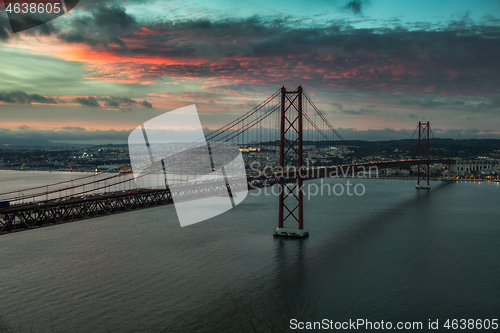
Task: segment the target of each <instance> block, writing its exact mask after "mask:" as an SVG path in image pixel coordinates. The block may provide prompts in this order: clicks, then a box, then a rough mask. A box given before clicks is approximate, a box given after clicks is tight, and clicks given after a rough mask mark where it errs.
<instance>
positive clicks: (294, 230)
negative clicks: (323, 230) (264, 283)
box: [274, 86, 309, 237]
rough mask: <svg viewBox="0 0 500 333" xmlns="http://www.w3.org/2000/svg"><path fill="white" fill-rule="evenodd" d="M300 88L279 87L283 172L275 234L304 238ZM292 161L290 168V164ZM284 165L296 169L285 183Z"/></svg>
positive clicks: (305, 234) (305, 230) (306, 231)
mask: <svg viewBox="0 0 500 333" xmlns="http://www.w3.org/2000/svg"><path fill="white" fill-rule="evenodd" d="M302 93H303V92H302V87H301V86H299V87H298V88H297V90H296V91H287V90H286V88H285V87H282V88H281V125H280V169H281V170H282V172H283V174H282V177H281V179H280V182H279V187H280V192H279V193H280V194H279V220H278V228H276V229H275V230H274V235H275V236H285V237H307V236H308V235H309V231H308V230H307V229H304V204H303V202H304V191H303V181H304V176H305V175H304V170H303V158H302V138H303V135H302V118H303V117H302V115H303V114H302V111H303V110H302V106H303V103H302V96H303V94H302ZM288 163H293V167H292V165H291V164H288ZM287 165H289V166H290V168H293V169H295V170H294V173H295V172H297V174H296V176H297V177H295V179H296V181H295V182H291V183H289V182H287V181H286V178H287V176H286V175H288V174H289V172H287V171H286V170H287ZM287 220H290V221H291V222H292V223H297V224H296V225H295V226H294V227H290V226H288V227H285V221H287Z"/></svg>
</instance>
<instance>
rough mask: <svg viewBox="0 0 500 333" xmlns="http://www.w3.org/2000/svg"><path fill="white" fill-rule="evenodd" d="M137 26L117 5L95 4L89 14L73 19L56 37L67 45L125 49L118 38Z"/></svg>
mask: <svg viewBox="0 0 500 333" xmlns="http://www.w3.org/2000/svg"><path fill="white" fill-rule="evenodd" d="M136 26H137V21H136V20H135V18H134V17H133V16H131V15H129V14H127V12H126V10H125V8H124V7H121V6H119V5H117V4H105V3H97V4H96V5H95V6H93V7H92V9H91V10H90V11H89V12H86V13H84V14H83V15H82V16H78V17H76V18H74V19H73V20H72V21H71V23H70V29H69V30H68V31H65V32H62V33H60V34H59V35H58V36H59V38H60V39H62V40H63V41H66V42H69V43H85V44H88V45H90V46H104V47H108V46H109V45H117V46H119V47H121V48H123V49H126V48H127V47H126V44H125V43H124V42H123V41H122V40H121V39H120V36H124V35H128V34H130V33H131V32H133V30H134V28H135V27H136Z"/></svg>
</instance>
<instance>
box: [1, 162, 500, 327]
mask: <svg viewBox="0 0 500 333" xmlns="http://www.w3.org/2000/svg"><path fill="white" fill-rule="evenodd" d="M71 177H81V174H62V173H43V172H14V171H3V172H0V184H2V192H5V191H7V190H17V189H19V188H22V187H30V186H35V185H38V184H43V183H44V182H53V181H58V180H66V179H70V178H71ZM324 182H325V184H329V185H335V184H341V185H343V184H345V183H346V179H329V180H326V181H324ZM350 182H351V183H353V184H358V183H359V184H362V185H363V186H364V189H365V191H364V194H363V195H360V196H358V195H351V196H349V195H347V193H344V194H343V195H341V196H336V195H334V194H332V193H330V195H328V193H327V191H326V190H325V191H324V193H323V195H316V196H312V197H311V198H310V199H309V200H307V198H306V201H305V226H306V227H307V228H308V229H309V232H310V237H309V238H307V239H302V240H299V239H282V238H273V237H272V230H273V228H275V226H276V224H277V215H278V209H277V207H278V200H277V197H275V196H272V195H266V193H264V192H261V193H260V194H259V193H257V192H249V195H248V196H247V198H246V199H245V200H244V201H243V202H242V203H241V204H240V205H239V206H237V207H236V208H234V209H232V210H230V211H228V212H226V213H224V214H222V215H220V216H217V217H214V218H212V219H210V220H207V221H204V222H201V223H198V224H194V225H191V226H187V227H184V228H181V227H180V226H179V222H178V220H177V217H176V213H175V209H174V206H172V205H169V206H163V207H156V208H150V209H145V210H139V211H133V212H129V213H123V214H118V215H114V216H106V217H100V218H96V219H90V220H85V221H79V222H73V223H66V224H62V225H58V226H52V227H46V228H40V229H36V230H31V231H24V232H19V233H15V234H7V235H2V236H0V281H1V283H0V332H2V331H12V332H21V331H22V332H238V331H241V330H246V329H249V328H250V327H252V326H251V325H253V326H254V327H255V328H256V331H259V332H266V331H269V332H273V331H274V332H281V331H290V329H289V328H288V327H289V319H291V318H298V319H300V320H304V321H307V320H312V321H314V320H321V319H324V318H328V319H331V320H334V321H346V320H349V319H351V320H356V319H360V318H362V319H365V320H369V321H372V322H380V321H381V320H384V321H385V322H387V321H392V322H394V323H396V322H398V321H405V322H406V321H410V322H422V323H423V325H424V328H426V327H427V323H428V320H429V319H431V320H433V321H435V320H436V319H439V320H440V325H442V324H443V323H444V321H445V320H446V319H461V318H467V319H469V318H472V319H485V318H489V319H493V318H498V315H499V313H500V289H499V288H498V286H499V285H500V283H499V282H500V264H499V260H498V259H499V253H500V241H499V239H500V218H499V211H498V199H499V197H500V196H499V194H500V186H499V185H498V183H490V182H483V183H480V182H475V183H474V182H447V183H444V182H433V183H432V184H431V185H432V187H433V188H432V190H430V191H425V190H415V182H414V181H409V180H386V179H364V180H362V179H361V180H360V179H351V180H350ZM308 184H319V185H321V180H317V181H313V182H308ZM323 188H324V189H326V186H324V187H323ZM360 188H361V187H358V189H360ZM337 193H338V191H337ZM358 193H359V191H358ZM423 331H425V329H424V330H423ZM440 331H441V330H440ZM443 331H444V329H443Z"/></svg>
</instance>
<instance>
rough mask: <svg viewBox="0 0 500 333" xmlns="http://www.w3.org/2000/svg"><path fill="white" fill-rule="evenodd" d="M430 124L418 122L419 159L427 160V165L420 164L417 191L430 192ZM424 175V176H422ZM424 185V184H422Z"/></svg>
mask: <svg viewBox="0 0 500 333" xmlns="http://www.w3.org/2000/svg"><path fill="white" fill-rule="evenodd" d="M430 128H431V127H430V124H429V122H427V123H422V122H420V121H419V122H418V159H424V158H425V159H427V163H426V164H419V165H418V169H417V186H416V187H415V188H417V189H424V190H430V188H431V185H430V183H429V177H430V175H431V168H430V166H429V164H430V163H429V162H430V148H429V147H430V145H429V139H430ZM422 173H424V175H422ZM421 183H422V184H421Z"/></svg>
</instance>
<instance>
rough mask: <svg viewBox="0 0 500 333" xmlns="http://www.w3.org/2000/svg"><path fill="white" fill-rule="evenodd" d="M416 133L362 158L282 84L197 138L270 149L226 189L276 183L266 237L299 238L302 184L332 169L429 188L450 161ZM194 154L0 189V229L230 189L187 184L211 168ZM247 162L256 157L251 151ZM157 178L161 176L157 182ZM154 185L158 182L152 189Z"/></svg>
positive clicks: (426, 130) (306, 99) (424, 126)
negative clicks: (410, 177) (373, 157)
mask: <svg viewBox="0 0 500 333" xmlns="http://www.w3.org/2000/svg"><path fill="white" fill-rule="evenodd" d="M417 133H418V139H417V141H416V147H411V148H409V149H408V151H410V152H412V151H413V155H412V156H411V157H413V158H410V157H409V158H406V159H402V160H390V161H369V160H368V159H367V158H365V156H363V154H362V153H361V152H358V150H357V149H356V147H353V146H352V145H351V144H350V143H349V142H348V141H347V140H345V139H344V138H343V137H342V135H341V134H340V133H339V132H338V131H337V130H336V129H335V128H334V127H333V126H332V125H331V124H330V122H329V121H328V120H327V119H326V117H325V115H324V113H323V112H321V111H320V110H319V109H318V108H317V107H316V105H315V104H314V103H313V101H312V99H311V97H310V96H309V95H308V94H307V93H306V92H305V91H304V90H303V88H302V87H301V86H299V87H298V88H297V89H295V90H287V89H286V88H285V87H282V88H281V89H279V90H278V91H276V92H275V93H274V94H272V95H271V96H270V97H269V98H267V99H266V100H265V101H264V102H262V103H260V104H259V105H258V106H256V107H255V108H253V109H252V110H250V111H249V112H247V113H245V114H244V115H242V116H240V117H238V118H237V119H235V120H234V121H232V122H230V123H228V124H226V125H224V126H222V127H221V128H219V129H218V130H216V131H213V132H210V133H207V134H205V138H200V140H201V141H203V142H205V141H206V142H207V143H208V145H209V146H210V147H214V146H216V145H217V144H221V143H232V144H236V145H238V146H239V147H249V146H252V147H261V148H262V150H261V151H263V150H264V148H266V147H267V149H268V150H269V151H271V152H275V153H271V154H268V155H267V157H266V158H264V159H262V160H266V159H267V160H266V162H267V164H268V165H267V166H269V165H271V168H270V169H271V172H266V173H259V174H257V175H252V174H250V173H248V174H247V177H246V179H238V180H237V181H236V182H237V183H236V184H231V185H232V186H231V189H232V190H233V192H234V189H235V188H236V189H238V188H239V189H248V190H252V189H257V188H263V187H269V186H279V187H280V191H279V206H278V210H279V219H278V221H277V222H278V223H277V228H276V229H275V231H274V235H276V236H290V237H305V236H307V235H308V231H307V229H305V228H304V209H303V196H304V191H303V182H304V181H307V180H310V179H318V178H326V177H335V175H336V176H338V175H339V174H342V175H350V174H352V175H355V174H358V173H366V172H370V171H371V170H373V169H376V170H379V169H387V168H402V167H412V166H417V168H418V169H417V170H418V171H417V177H418V178H417V185H416V188H417V189H430V183H429V181H430V179H429V177H430V174H431V171H430V165H432V164H448V165H450V164H451V163H453V160H450V159H441V158H438V157H436V156H431V154H430V152H431V150H430V146H431V137H432V136H433V135H432V130H431V127H430V124H429V122H426V123H422V122H420V123H419V125H418V127H417V129H416V130H415V132H414V135H415V134H417ZM412 139H413V136H412V138H411V139H410V140H409V143H414V140H412ZM305 145H307V146H308V147H316V148H317V149H319V150H321V151H322V152H323V153H324V154H326V151H327V150H328V149H330V148H336V153H337V155H341V156H343V157H349V158H350V159H352V163H343V164H334V165H321V166H314V163H313V165H312V166H311V165H310V164H309V162H314V161H312V160H311V158H310V157H309V156H306V153H305V151H304V146H305ZM414 146H415V145H414ZM413 148H415V149H413ZM412 149H413V150H412ZM197 154H199V153H197V152H196V149H194V150H193V149H179V150H178V151H176V152H175V153H174V154H172V155H171V156H170V157H169V158H168V160H165V161H162V163H163V165H162V167H163V170H158V168H151V170H146V172H142V173H141V174H140V175H138V176H137V175H136V176H135V177H134V175H133V174H132V173H118V174H109V173H96V174H90V175H86V176H82V177H80V178H76V179H72V180H68V181H61V182H57V183H53V184H47V185H44V186H36V187H32V188H27V189H22V190H16V191H9V192H4V193H0V200H2V201H4V202H7V201H8V202H9V203H10V205H9V206H8V207H3V208H0V234H6V233H10V232H16V231H22V230H29V229H34V228H38V227H43V226H49V225H57V224H61V223H66V222H71V221H78V220H83V219H88V218H93V217H99V216H105V215H110V214H116V213H121V212H128V211H131V210H137V209H144V208H149V207H156V206H160V205H166V204H171V203H173V199H172V197H173V194H174V197H175V198H176V200H181V201H189V200H195V199H197V198H202V197H204V196H206V197H208V196H214V195H219V194H223V193H226V194H227V192H228V191H229V192H230V193H231V190H230V189H229V186H228V184H227V183H225V182H224V183H220V182H219V183H214V182H212V181H211V180H210V179H204V180H203V181H193V180H194V179H198V177H199V176H201V175H202V173H207V172H211V171H214V170H198V171H197V172H200V174H199V175H193V172H189V169H190V165H191V164H192V161H193V157H195V159H196V155H197ZM323 157H325V156H323ZM269 158H271V161H269ZM274 158H275V160H273V159H274ZM255 159H256V160H258V159H259V158H258V156H257V157H256V158H255ZM305 161H306V162H307V163H305ZM323 164H324V163H323ZM165 169H168V170H169V172H173V173H175V183H176V185H181V186H175V189H171V188H169V186H168V185H173V184H167V183H166V181H165V174H164V171H165ZM159 178H161V179H162V180H161V181H158V179H159ZM162 183H163V184H164V185H162V186H158V184H162ZM172 191H175V192H172ZM232 195H233V196H236V195H237V193H232ZM179 198H180V199H179Z"/></svg>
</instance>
